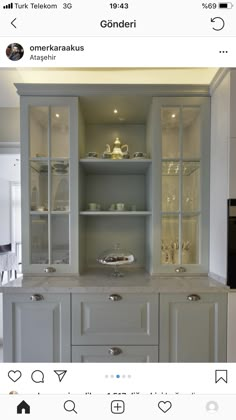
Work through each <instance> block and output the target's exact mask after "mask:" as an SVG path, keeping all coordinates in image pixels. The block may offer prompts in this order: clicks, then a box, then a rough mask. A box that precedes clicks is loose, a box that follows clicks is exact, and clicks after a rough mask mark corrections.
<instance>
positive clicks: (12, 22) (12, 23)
mask: <svg viewBox="0 0 236 420" xmlns="http://www.w3.org/2000/svg"><path fill="white" fill-rule="evenodd" d="M15 20H16V18H15V19H13V20H12V21H11V25H12V26H14V28H16V26H15V25H14V22H15Z"/></svg>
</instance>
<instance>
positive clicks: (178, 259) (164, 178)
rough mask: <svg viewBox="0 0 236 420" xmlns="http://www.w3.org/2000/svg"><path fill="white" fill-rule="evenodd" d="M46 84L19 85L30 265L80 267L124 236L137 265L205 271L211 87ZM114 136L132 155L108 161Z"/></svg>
mask: <svg viewBox="0 0 236 420" xmlns="http://www.w3.org/2000/svg"><path fill="white" fill-rule="evenodd" d="M40 86H41V85H17V88H18V92H19V93H20V95H21V122H22V128H21V139H22V189H23V211H22V214H23V272H24V273H37V272H40V273H42V272H43V271H44V270H46V271H47V272H53V271H54V270H56V273H79V274H83V273H84V272H85V271H88V270H89V269H92V268H95V269H96V268H98V267H99V263H98V262H97V258H98V257H99V255H100V254H101V253H102V252H103V251H104V250H106V249H111V248H113V247H114V245H116V244H118V243H119V244H120V246H121V248H125V249H128V250H130V251H131V252H132V253H133V254H134V255H135V262H134V263H133V264H132V268H133V269H139V268H142V269H145V270H146V271H147V272H149V273H150V274H155V273H160V272H170V273H175V272H182V271H188V272H205V273H207V272H208V224H209V220H208V212H209V200H208V194H209V123H210V117H209V115H210V114H209V98H208V97H207V91H204V94H203V93H202V91H201V95H202V96H201V97H197V95H198V90H197V89H196V88H195V89H193V88H191V89H190V88H189V89H185V91H184V92H182V94H181V95H180V96H178V97H176V91H178V92H179V94H180V92H181V88H180V87H179V88H178V89H177V88H176V87H175V88H174V87H170V88H169V89H168V97H159V95H158V92H159V90H158V87H157V86H149V87H148V88H147V87H145V86H130V85H128V86H120V87H119V86H111V87H109V86H108V87H106V86H105V85H104V86H92V87H88V86H80V85H73V86H70V85H68V86H67V85H62V86H61V85H48V86H47V85H42V87H40ZM62 92H63V93H64V96H63V95H62ZM174 93H175V97H174ZM190 93H192V94H193V93H194V96H192V97H190ZM49 94H50V95H51V97H49V96H48V95H49ZM59 95H60V97H59ZM114 110H116V111H117V112H114ZM117 138H119V140H120V141H121V143H122V144H123V145H124V144H127V145H128V152H129V155H127V154H126V155H125V156H124V157H126V158H123V159H110V158H107V155H104V151H107V150H109V148H110V149H111V150H112V147H113V143H114V140H115V139H117ZM136 152H140V153H142V155H141V156H138V157H137V156H136V155H135V153H136ZM94 154H95V155H94ZM104 156H106V158H105V157H104ZM134 156H136V157H134ZM119 203H121V205H119ZM117 206H118V207H117ZM119 208H121V210H118V209H119Z"/></svg>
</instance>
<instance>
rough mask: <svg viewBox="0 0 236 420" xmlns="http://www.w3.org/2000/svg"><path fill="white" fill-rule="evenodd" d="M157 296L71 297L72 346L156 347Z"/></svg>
mask: <svg viewBox="0 0 236 420" xmlns="http://www.w3.org/2000/svg"><path fill="white" fill-rule="evenodd" d="M158 306H159V296H158V295H145V294H131V293H130V294H129V293H127V294H122V295H120V294H117V293H113V294H105V293H104V294H96V295H95V294H94V295H93V294H73V295H72V344H79V345H81V344H82V345H89V344H94V345H104V344H107V345H109V344H110V343H113V345H115V344H122V345H133V344H134V345H157V344H158V312H159V311H158Z"/></svg>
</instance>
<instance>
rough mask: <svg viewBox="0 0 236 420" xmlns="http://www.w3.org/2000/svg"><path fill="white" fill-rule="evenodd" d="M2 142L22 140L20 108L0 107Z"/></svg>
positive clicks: (0, 135) (0, 139) (0, 134)
mask: <svg viewBox="0 0 236 420" xmlns="http://www.w3.org/2000/svg"><path fill="white" fill-rule="evenodd" d="M0 127H1V130H0V142H19V141H20V109H19V108H0Z"/></svg>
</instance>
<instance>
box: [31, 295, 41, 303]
mask: <svg viewBox="0 0 236 420" xmlns="http://www.w3.org/2000/svg"><path fill="white" fill-rule="evenodd" d="M30 300H32V301H33V302H36V301H39V300H44V297H43V295H32V296H30Z"/></svg>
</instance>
